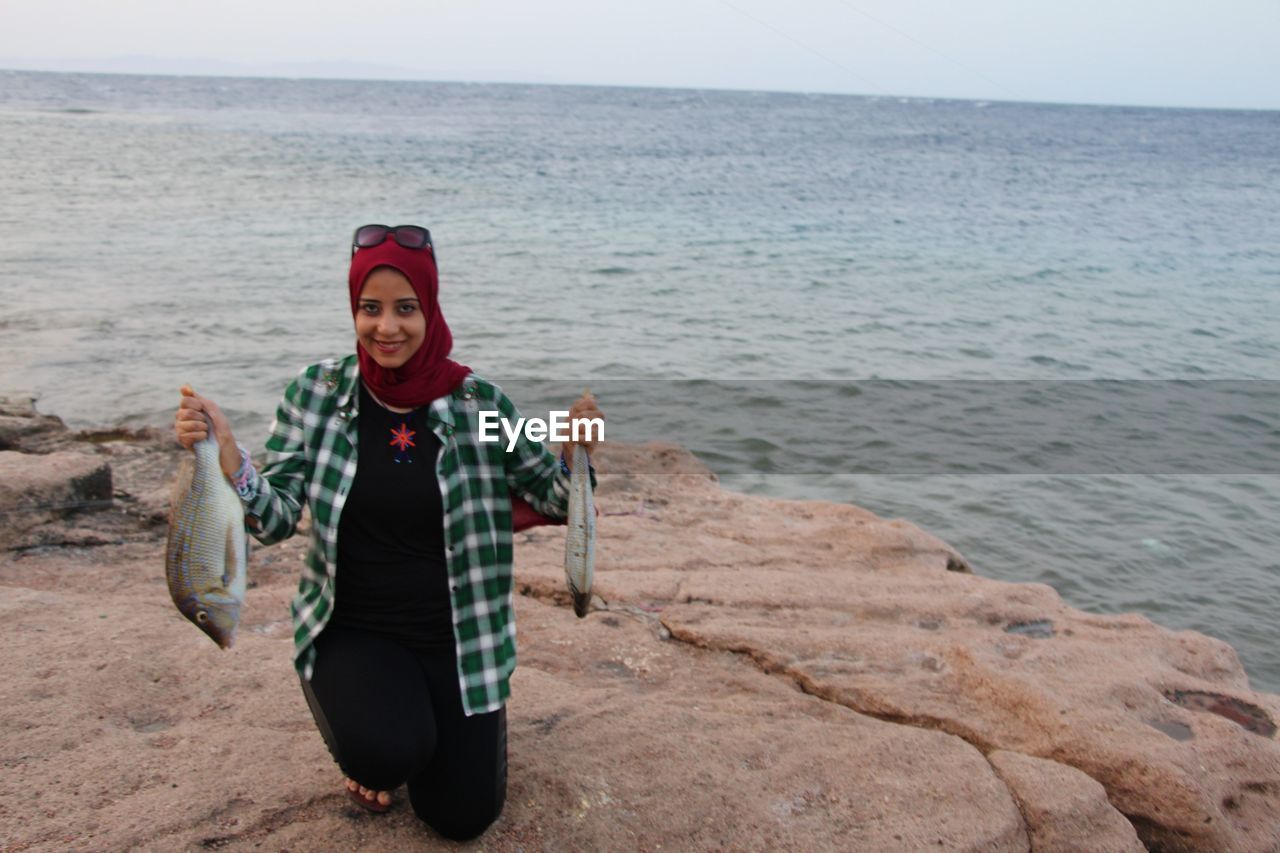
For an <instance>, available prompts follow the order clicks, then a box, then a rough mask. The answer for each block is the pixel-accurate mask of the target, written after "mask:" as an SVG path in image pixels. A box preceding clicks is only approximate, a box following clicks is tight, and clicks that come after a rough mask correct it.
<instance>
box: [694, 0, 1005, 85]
mask: <svg viewBox="0 0 1280 853" xmlns="http://www.w3.org/2000/svg"><path fill="white" fill-rule="evenodd" d="M720 2H721V3H723V4H724V5H726V6H728V7H729V8H730V9H732V10H733V11H735V12H737V13H738V14H739V15H742V16H743V17H744V18H750V19H751V20H753V21H755V22H756V23H757V24H759V25H760V26H762V27H764V28H765V29H767V30H769V31H770V32H772V33H774V34H775V35H778V36H781V37H782V38H784V39H786V40H787V41H789V42H791V43H792V44H794V45H796V46H797V47H799V48H801V49H802V50H806V51H808V52H809V53H812V54H813V55H814V56H817V57H819V58H821V59H823V60H825V61H826V62H829V63H830V64H831V65H834V66H835V67H836V68H839V69H840V70H841V71H843V72H844V73H846V74H848V75H849V76H850V77H854V78H856V79H857V80H859V81H861V82H862V83H864V84H865V85H868V86H870V87H871V88H873V89H876V90H878V92H877V94H894V93H892V92H889V91H887V90H886V89H885V87H883V86H881V85H879V84H878V83H876V82H875V81H874V80H870V79H868V78H867V77H865V76H863V75H862V74H859V73H858V72H856V71H854V70H853V69H852V68H849V67H848V66H846V65H844V64H843V63H840V62H838V61H836V60H835V59H832V58H831V57H830V56H827V54H825V53H823V52H822V51H820V50H818V49H817V48H815V47H811V46H810V45H808V44H805V43H804V42H802V41H800V40H799V39H797V38H795V37H794V36H791V35H789V34H787V33H785V32H783V31H782V30H780V29H778V28H777V27H775V26H773V25H772V24H770V23H769V22H768V21H765V20H762V19H760V18H758V17H756V16H755V15H752V14H751V13H750V12H747V11H746V10H745V9H740V8H738V7H737V6H735V5H733V4H732V3H730V2H729V0H720ZM835 2H837V3H839V4H840V5H842V6H844V7H845V8H847V9H849V10H850V11H852V12H856V13H858V14H859V15H861V16H862V17H864V18H866V19H867V20H869V21H871V22H873V23H875V24H878V25H880V26H882V27H884V28H885V29H887V30H889V31H891V32H894V33H896V34H897V35H899V36H901V37H902V38H904V39H906V40H907V41H909V42H911V43H912V44H915V45H917V46H919V47H922V48H924V49H925V50H927V51H929V52H930V53H934V54H937V55H938V56H940V57H942V58H943V59H945V60H947V61H948V62H950V63H951V64H953V65H955V66H956V67H957V68H962V69H964V70H965V71H967V72H969V73H970V74H972V75H974V76H975V77H979V78H981V79H982V80H983V81H985V82H986V83H989V84H990V85H992V86H995V87H996V88H997V89H999V90H1000V91H1002V92H1004V93H1005V94H1006V95H1008V96H1009V97H1010V98H1011V99H1013V100H1025V99H1024V98H1023V97H1022V96H1021V95H1019V94H1018V93H1017V92H1014V91H1013V90H1012V89H1010V88H1009V87H1008V86H1005V85H1004V84H1002V83H999V82H997V81H995V80H992V79H991V78H990V77H988V76H987V75H985V74H983V73H982V72H981V71H979V70H977V69H976V68H971V67H970V66H968V65H966V64H965V63H963V62H961V61H960V60H958V59H956V58H955V57H954V56H951V55H949V54H947V53H944V52H943V51H941V50H938V49H937V48H936V47H933V46H932V45H929V44H925V43H924V42H922V41H920V39H918V38H916V37H915V36H912V35H911V34H910V33H907V32H906V31H904V30H901V29H899V28H898V27H895V26H894V25H893V24H890V23H888V22H887V21H882V20H880V19H879V18H877V17H876V16H874V15H872V14H870V13H869V12H864V11H863V10H861V9H859V8H858V7H857V6H854V5H853V4H852V3H850V2H849V1H848V0H835Z"/></svg>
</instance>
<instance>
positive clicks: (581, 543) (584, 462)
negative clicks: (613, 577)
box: [564, 444, 596, 618]
mask: <svg viewBox="0 0 1280 853" xmlns="http://www.w3.org/2000/svg"><path fill="white" fill-rule="evenodd" d="M590 470H591V468H590V462H589V460H588V459H587V449H586V448H585V447H583V446H582V445H581V444H579V445H577V446H576V447H574V449H573V472H572V474H570V476H569V517H568V525H569V530H568V532H567V533H566V534H565V537H564V577H565V580H567V581H568V582H569V592H571V593H573V612H574V613H576V614H578V618H582V617H583V616H586V615H587V607H588V606H589V605H590V604H591V581H592V578H593V577H594V576H595V567H596V507H595V499H594V498H593V496H592V494H591V473H590Z"/></svg>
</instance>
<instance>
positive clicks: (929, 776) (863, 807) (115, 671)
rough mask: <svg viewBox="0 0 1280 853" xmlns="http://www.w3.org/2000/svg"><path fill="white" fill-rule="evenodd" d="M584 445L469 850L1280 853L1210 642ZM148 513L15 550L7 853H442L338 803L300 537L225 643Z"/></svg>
mask: <svg viewBox="0 0 1280 853" xmlns="http://www.w3.org/2000/svg"><path fill="white" fill-rule="evenodd" d="M140 447H141V446H138V447H129V446H121V447H106V448H104V452H106V453H109V454H110V459H111V460H112V462H113V465H118V466H119V467H120V470H121V471H122V472H127V476H128V485H127V491H128V492H130V493H132V494H138V495H141V494H144V493H148V492H149V491H151V490H154V489H158V488H159V487H160V486H161V484H162V481H163V479H164V477H167V476H168V474H167V472H168V471H169V470H171V467H172V463H173V462H174V461H175V460H176V454H175V453H174V451H173V450H172V448H171V447H167V446H166V447H164V448H162V447H160V446H159V445H157V446H156V447H154V448H150V449H140ZM597 463H598V467H599V469H600V472H601V489H600V498H599V501H598V505H599V507H600V509H601V512H602V516H601V518H600V520H599V529H600V535H601V540H600V543H599V552H600V553H599V563H598V566H597V572H596V591H597V592H598V593H599V598H598V600H597V608H598V609H597V612H593V613H591V614H589V615H588V616H587V617H586V618H585V619H581V620H579V619H577V618H575V617H574V616H573V614H572V611H571V609H569V607H568V600H567V596H566V594H565V592H564V579H563V568H562V566H561V560H562V557H563V533H562V531H559V530H556V529H552V528H537V529H534V530H532V531H529V532H527V533H522V534H520V535H519V536H518V537H517V540H518V543H517V548H516V553H517V567H516V573H517V584H518V588H519V590H520V592H521V596H520V597H519V598H518V599H517V611H518V622H519V650H520V666H519V668H518V669H517V671H516V675H515V677H514V679H513V696H512V699H511V703H510V706H509V709H510V710H509V714H510V717H509V719H510V729H511V735H510V768H511V770H510V782H509V788H508V794H507V804H506V809H505V811H504V813H503V816H502V817H501V819H500V820H499V821H498V822H497V823H496V824H495V825H494V826H493V827H492V828H491V829H490V830H489V832H488V833H486V835H485V836H483V838H482V839H481V840H480V843H479V845H477V846H478V847H480V848H482V849H492V850H536V849H557V850H559V849H648V850H655V849H658V848H659V846H661V847H663V848H666V849H672V848H675V849H704V848H721V847H724V848H729V849H761V848H770V849H772V848H779V849H792V850H806V851H807V850H872V851H874V850H894V851H896V850H920V849H946V850H973V851H978V850H1029V849H1032V847H1033V846H1034V847H1035V849H1054V848H1055V847H1056V848H1057V849H1081V850H1094V849H1108V848H1107V847H1106V845H1110V844H1112V843H1113V842H1114V843H1115V845H1116V846H1115V847H1114V849H1136V848H1132V846H1131V845H1130V846H1125V845H1127V844H1129V842H1131V841H1132V840H1133V839H1134V838H1137V839H1139V840H1140V841H1141V842H1142V843H1145V844H1148V845H1150V846H1152V847H1155V848H1158V849H1165V850H1206V851H1207V850H1242V851H1243V850H1267V849H1273V848H1275V847H1277V846H1278V845H1280V756H1278V751H1277V742H1276V739H1275V734H1274V731H1273V730H1272V729H1269V726H1272V725H1273V724H1274V721H1275V720H1276V719H1277V718H1278V717H1280V698H1278V697H1276V696H1272V695H1268V694H1262V693H1257V692H1254V691H1251V690H1250V689H1249V685H1248V681H1247V679H1246V677H1245V675H1244V673H1243V671H1242V669H1241V667H1240V664H1239V662H1238V660H1237V659H1236V656H1235V654H1234V652H1233V651H1232V650H1231V649H1230V647H1228V646H1226V645H1225V644H1222V643H1219V642H1217V641H1214V640H1211V639H1209V638H1207V637H1204V636H1202V635H1199V634H1195V633H1192V632H1172V631H1168V630H1165V629H1163V628H1160V627H1158V626H1156V625H1154V624H1152V623H1151V622H1150V621H1148V620H1146V619H1143V618H1141V617H1137V616H1097V615H1090V614H1085V613H1081V612H1079V611H1076V610H1073V609H1071V608H1069V607H1067V606H1066V605H1065V604H1063V603H1062V601H1061V600H1060V599H1059V598H1058V596H1057V595H1056V593H1054V592H1053V590H1051V589H1050V588H1048V587H1046V586H1042V585H1035V584H1008V583H1000V582H996V581H992V580H988V579H986V578H982V577H980V576H978V575H974V574H970V573H966V572H964V571H962V570H961V571H957V570H956V569H957V568H962V563H963V560H962V558H961V557H960V556H959V555H958V554H956V553H955V552H954V550H952V549H950V548H949V547H948V546H947V545H946V544H945V543H943V542H940V541H939V540H937V539H936V538H934V537H932V536H929V535H928V534H926V533H924V532H923V531H920V530H918V529H917V528H915V527H913V526H912V525H910V524H907V523H905V522H902V521H889V520H884V519H880V518H877V517H876V516H874V515H873V514H871V513H869V512H867V511H865V510H861V509H858V508H856V507H850V506H839V505H833V504H823V503H817V502H787V501H778V500H769V499H765V498H759V497H751V496H746V495H735V494H731V493H727V492H724V491H722V490H721V489H720V488H719V486H718V485H717V484H716V483H715V481H714V478H713V477H711V476H709V474H708V472H706V471H705V469H702V468H701V467H700V466H699V465H698V464H697V463H696V461H695V460H693V459H692V458H691V457H689V456H688V455H687V454H685V453H683V452H682V451H680V450H678V449H676V448H661V447H648V448H645V447H609V448H605V449H602V451H601V452H600V454H598V457H597ZM111 518H112V516H111V513H109V512H108V513H99V514H96V515H93V516H89V517H84V518H79V519H76V520H75V524H77V525H79V526H81V527H85V526H86V525H88V526H93V525H107V524H108V522H111ZM117 521H118V519H117ZM111 523H112V524H114V523H117V522H111ZM133 523H134V525H135V529H136V530H139V531H141V532H139V533H136V534H134V535H135V538H132V539H128V540H127V541H124V542H123V544H120V545H116V546H110V547H98V548H67V549H58V550H52V549H51V550H44V551H39V552H24V553H9V554H0V643H3V646H4V649H5V654H4V655H3V656H0V731H3V732H4V737H3V739H0V766H3V767H4V772H3V773H0V848H3V849H5V850H9V849H14V850H19V849H24V848H27V847H32V848H37V849H58V850H62V849H94V850H96V849H124V848H139V849H146V850H170V849H185V848H192V847H216V848H223V847H227V848H231V849H250V848H252V849H284V848H289V849H335V850H336V849H352V848H378V849H409V848H416V847H422V846H427V847H431V846H451V845H444V844H442V843H441V842H440V841H439V839H437V838H436V837H435V836H433V835H432V833H431V832H430V831H429V830H427V829H425V828H424V827H423V826H422V825H421V823H420V822H418V821H417V820H416V819H415V818H414V817H413V816H412V814H411V812H410V811H409V810H408V809H407V808H406V805H405V803H404V794H403V792H401V793H400V795H399V796H400V800H401V802H400V804H399V806H398V807H397V808H396V809H395V810H393V811H392V812H391V813H390V814H388V815H385V816H381V817H374V816H371V815H368V814H365V813H364V812H362V811H360V810H358V809H356V808H355V807H354V806H351V805H349V804H348V803H347V801H346V799H345V798H344V797H343V796H342V794H341V792H340V789H339V774H338V771H337V769H336V768H335V766H334V765H333V763H332V761H331V759H330V758H329V756H328V753H327V752H326V750H325V748H324V746H323V744H322V742H321V740H320V737H319V735H318V734H317V733H316V732H315V729H314V726H313V725H312V723H311V721H310V718H309V715H308V713H307V710H306V705H305V703H304V702H303V700H302V697H301V695H300V691H299V690H298V687H297V680H296V677H295V676H294V674H293V670H292V667H291V664H290V650H291V643H290V639H289V636H290V624H289V618H288V601H289V598H290V597H291V595H292V592H293V588H294V585H295V584H296V578H297V572H298V568H299V565H300V560H301V557H302V554H303V551H304V550H305V546H306V543H305V541H304V540H303V539H302V538H294V539H292V540H289V541H287V542H284V543H281V544H279V545H276V546H273V547H271V548H265V549H257V550H255V552H254V554H253V556H252V558H251V566H250V579H251V582H252V584H253V586H252V588H251V589H250V590H249V597H248V608H247V610H246V613H245V621H244V623H243V627H242V629H241V632H240V638H239V641H238V643H237V646H236V648H235V649H233V650H232V651H229V652H222V651H220V650H218V649H217V648H215V647H214V646H213V645H212V644H211V643H209V641H208V639H207V638H205V637H204V636H203V635H202V634H201V633H200V632H199V631H196V630H195V629H194V628H192V627H191V625H190V624H188V623H187V622H186V621H185V620H184V619H183V618H182V617H181V616H180V615H179V614H178V613H177V611H176V609H175V608H173V606H172V604H171V603H170V602H169V599H168V594H167V592H166V589H165V584H164V580H163V571H162V563H163V559H162V549H163V544H162V542H161V541H160V536H161V535H162V533H163V528H162V527H149V526H147V525H145V524H142V523H141V522H139V521H138V519H136V518H135V519H134V521H133ZM126 538H127V537H126ZM949 566H950V568H951V569H952V570H950V571H949V570H948V567H949ZM979 568H980V564H979ZM987 756H989V758H988V757H987ZM1091 779H1092V780H1094V781H1095V782H1096V783H1097V784H1096V785H1095V784H1094V782H1091V781H1090V780H1091ZM1101 792H1105V794H1104V793H1101ZM1108 803H1110V805H1108ZM1121 815H1123V817H1121ZM1126 819H1127V821H1128V823H1129V824H1130V826H1131V829H1130V830H1129V832H1128V833H1127V832H1126V831H1125V825H1124V823H1123V821H1125V820H1126ZM1129 833H1133V834H1132V835H1130V834H1129ZM1099 845H1103V846H1101V847H1100V846H1099Z"/></svg>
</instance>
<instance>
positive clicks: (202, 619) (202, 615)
mask: <svg viewBox="0 0 1280 853" xmlns="http://www.w3.org/2000/svg"><path fill="white" fill-rule="evenodd" d="M196 621H197V622H199V623H200V624H201V625H203V624H204V623H206V622H208V621H209V614H208V613H207V612H205V611H203V610H197V611H196Z"/></svg>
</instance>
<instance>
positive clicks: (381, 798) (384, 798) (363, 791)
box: [343, 779, 391, 808]
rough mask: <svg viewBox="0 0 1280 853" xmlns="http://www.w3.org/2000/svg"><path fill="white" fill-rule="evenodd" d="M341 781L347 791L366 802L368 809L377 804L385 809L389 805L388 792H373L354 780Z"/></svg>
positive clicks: (389, 797)
mask: <svg viewBox="0 0 1280 853" xmlns="http://www.w3.org/2000/svg"><path fill="white" fill-rule="evenodd" d="M343 781H344V782H346V785H347V790H348V791H351V792H352V793H357V792H358V793H359V794H360V796H361V797H362V798H364V799H365V800H367V801H368V805H369V806H370V807H371V806H372V805H373V804H374V803H377V804H378V805H379V806H381V807H382V808H386V807H387V806H390V805H391V792H390V791H375V790H373V789H372V788H366V787H365V786H364V785H361V784H360V783H358V782H356V780H355V779H344V780H343Z"/></svg>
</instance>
